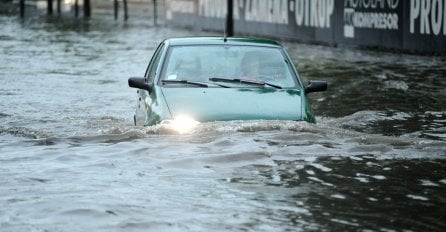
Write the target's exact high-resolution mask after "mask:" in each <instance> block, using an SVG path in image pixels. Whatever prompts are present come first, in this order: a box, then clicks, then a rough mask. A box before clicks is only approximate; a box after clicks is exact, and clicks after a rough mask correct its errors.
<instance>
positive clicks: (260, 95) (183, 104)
mask: <svg viewBox="0 0 446 232" xmlns="http://www.w3.org/2000/svg"><path fill="white" fill-rule="evenodd" d="M162 92H163V95H164V98H165V101H166V103H167V105H168V108H169V110H170V113H171V115H172V117H173V118H175V117H176V116H178V115H187V116H190V117H193V118H194V119H195V120H198V121H201V122H209V121H228V120H256V119H264V120H302V118H303V117H302V105H301V104H302V92H301V91H300V90H295V89H292V90H289V89H288V90H283V89H273V88H163V89H162Z"/></svg>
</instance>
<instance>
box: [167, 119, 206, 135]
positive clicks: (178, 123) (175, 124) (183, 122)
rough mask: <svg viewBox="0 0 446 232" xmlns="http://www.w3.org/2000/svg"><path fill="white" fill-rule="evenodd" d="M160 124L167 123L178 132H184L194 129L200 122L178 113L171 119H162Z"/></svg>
mask: <svg viewBox="0 0 446 232" xmlns="http://www.w3.org/2000/svg"><path fill="white" fill-rule="evenodd" d="M161 124H167V125H169V127H171V128H172V129H173V130H175V131H177V132H178V133H180V134H185V133H188V132H190V131H191V130H192V129H194V127H195V126H197V125H198V124H200V122H198V121H196V120H194V119H193V118H191V117H189V116H186V115H178V116H177V117H175V119H173V120H163V121H162V122H161Z"/></svg>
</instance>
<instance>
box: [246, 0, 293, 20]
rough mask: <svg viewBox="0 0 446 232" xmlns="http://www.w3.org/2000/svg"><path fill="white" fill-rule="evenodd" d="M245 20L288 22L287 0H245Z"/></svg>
mask: <svg viewBox="0 0 446 232" xmlns="http://www.w3.org/2000/svg"><path fill="white" fill-rule="evenodd" d="M245 20H246V21H255V22H266V23H278V24H288V0H275V1H271V0H247V1H246V5H245Z"/></svg>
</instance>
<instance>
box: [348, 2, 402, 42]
mask: <svg viewBox="0 0 446 232" xmlns="http://www.w3.org/2000/svg"><path fill="white" fill-rule="evenodd" d="M399 3H400V1H399V0H344V7H346V8H344V37H347V38H354V37H355V33H354V31H355V28H364V29H380V30H398V29H399V26H398V21H399V18H398V14H397V13H396V12H395V11H396V10H397V8H398V5H399ZM377 10H385V11H386V12H377ZM389 11H390V12H389ZM392 11H393V12H392Z"/></svg>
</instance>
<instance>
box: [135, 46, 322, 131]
mask: <svg viewBox="0 0 446 232" xmlns="http://www.w3.org/2000/svg"><path fill="white" fill-rule="evenodd" d="M128 84H129V86H130V87H133V88H137V89H138V103H137V110H136V114H135V116H134V122H135V125H145V126H150V125H155V124H159V123H161V124H164V123H167V124H175V125H185V124H187V125H194V124H197V123H199V122H210V121H230V120H296V121H308V122H315V119H314V116H313V113H312V110H311V107H310V105H309V102H308V99H307V94H308V93H311V92H318V91H325V90H326V89H327V83H326V82H325V81H310V83H309V85H307V86H304V84H303V83H302V80H301V78H300V76H299V74H298V72H297V70H296V68H295V67H294V65H293V62H292V61H291V59H290V57H289V56H288V54H287V53H286V51H285V49H284V48H283V46H282V45H280V44H279V43H278V42H276V41H273V40H269V39H263V38H221V37H189V38H172V39H167V40H164V41H163V42H162V43H161V44H160V45H159V46H158V48H157V49H156V51H155V53H154V55H153V57H152V59H151V60H150V62H149V65H148V68H147V70H146V73H145V75H144V77H131V78H129V80H128Z"/></svg>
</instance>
